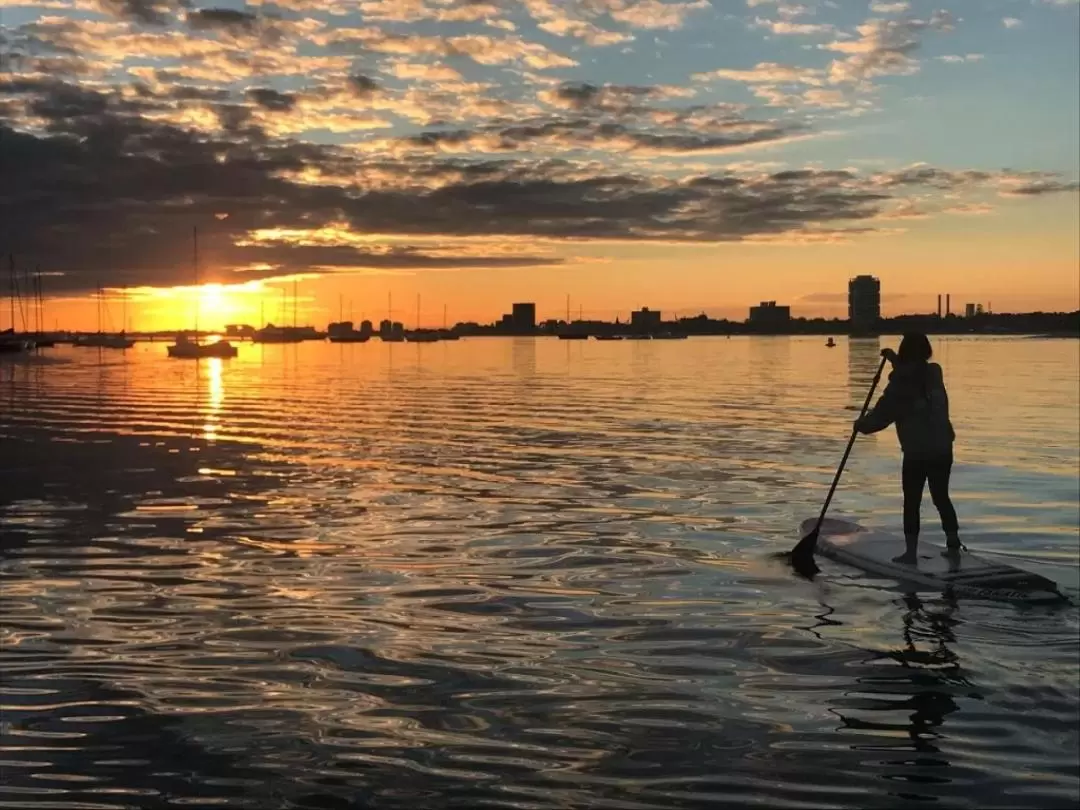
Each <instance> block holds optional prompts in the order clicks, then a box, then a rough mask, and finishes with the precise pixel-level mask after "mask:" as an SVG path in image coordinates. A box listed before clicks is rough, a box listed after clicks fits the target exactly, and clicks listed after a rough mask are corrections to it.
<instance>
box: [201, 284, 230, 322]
mask: <svg viewBox="0 0 1080 810" xmlns="http://www.w3.org/2000/svg"><path fill="white" fill-rule="evenodd" d="M228 308H229V307H228V300H227V296H226V295H225V288H224V287H223V286H222V285H221V284H203V285H202V286H200V287H199V309H201V310H202V311H203V312H204V313H205V314H206V315H223V314H225V311H226V310H227V309H228Z"/></svg>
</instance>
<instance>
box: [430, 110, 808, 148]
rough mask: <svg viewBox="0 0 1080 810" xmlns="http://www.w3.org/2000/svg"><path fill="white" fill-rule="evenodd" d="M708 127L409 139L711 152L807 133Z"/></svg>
mask: <svg viewBox="0 0 1080 810" xmlns="http://www.w3.org/2000/svg"><path fill="white" fill-rule="evenodd" d="M703 130H704V131H694V130H691V129H687V128H683V131H679V129H678V128H671V129H668V130H665V131H654V130H649V129H644V128H637V127H633V126H629V125H626V124H621V123H616V122H609V121H595V120H593V119H591V118H578V119H562V118H552V119H546V120H534V121H528V122H524V123H520V124H511V125H503V126H498V125H485V126H481V127H478V128H476V129H473V130H467V129H453V130H433V131H428V132H422V133H420V134H418V135H415V136H412V137H411V138H409V139H408V142H409V143H411V144H413V145H415V146H417V147H424V148H429V149H439V148H447V147H456V148H460V147H465V146H472V147H474V148H475V149H476V150H477V151H483V152H487V151H504V152H522V151H529V150H532V149H534V148H538V147H542V146H545V145H548V146H552V147H557V148H563V149H567V148H569V149H573V148H597V147H600V148H620V147H621V148H624V149H628V150H635V149H640V150H645V151H653V152H676V153H678V152H710V151H724V150H729V149H736V148H740V147H746V146H751V145H754V144H762V143H768V142H770V141H779V140H782V139H784V138H789V137H792V136H794V135H799V134H803V133H805V132H806V129H805V128H804V127H803V126H801V125H798V124H781V123H774V122H756V121H747V120H734V121H717V122H712V123H710V124H709V125H708V126H706V127H703Z"/></svg>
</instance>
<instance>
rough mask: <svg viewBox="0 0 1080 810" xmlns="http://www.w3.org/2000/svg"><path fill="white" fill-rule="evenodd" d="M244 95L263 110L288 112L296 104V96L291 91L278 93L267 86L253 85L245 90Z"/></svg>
mask: <svg viewBox="0 0 1080 810" xmlns="http://www.w3.org/2000/svg"><path fill="white" fill-rule="evenodd" d="M246 95H247V97H248V98H249V99H250V100H251V101H253V102H254V103H255V104H257V105H259V106H260V107H262V108H263V109H264V110H275V111H277V112H288V111H289V110H291V109H292V108H293V107H295V106H296V96H294V95H293V94H291V93H279V92H278V91H277V90H273V89H271V88H269V87H253V88H251V89H250V90H248V91H247V94H246Z"/></svg>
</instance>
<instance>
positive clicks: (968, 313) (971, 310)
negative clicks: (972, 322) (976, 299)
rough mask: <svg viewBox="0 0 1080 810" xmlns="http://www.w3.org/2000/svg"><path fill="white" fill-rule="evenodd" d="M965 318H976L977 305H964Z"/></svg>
mask: <svg viewBox="0 0 1080 810" xmlns="http://www.w3.org/2000/svg"><path fill="white" fill-rule="evenodd" d="M964 317H965V318H974V317H975V305H974V304H964Z"/></svg>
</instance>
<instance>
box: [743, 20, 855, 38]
mask: <svg viewBox="0 0 1080 810" xmlns="http://www.w3.org/2000/svg"><path fill="white" fill-rule="evenodd" d="M754 27H755V28H765V29H768V30H769V31H771V32H772V33H774V34H778V35H780V36H811V35H816V34H831V33H834V32H835V31H836V27H835V26H833V25H828V24H824V23H821V24H817V23H794V22H791V21H789V20H766V19H762V18H761V17H757V18H755V20H754Z"/></svg>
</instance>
